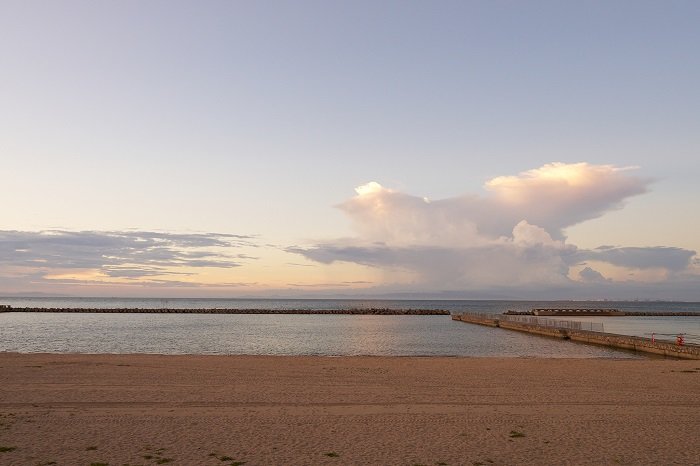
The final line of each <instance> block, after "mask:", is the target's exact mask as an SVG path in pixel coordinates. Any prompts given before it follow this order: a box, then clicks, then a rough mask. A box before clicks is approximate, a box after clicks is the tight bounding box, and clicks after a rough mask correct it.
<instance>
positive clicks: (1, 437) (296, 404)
mask: <svg viewBox="0 0 700 466" xmlns="http://www.w3.org/2000/svg"><path fill="white" fill-rule="evenodd" d="M0 447H4V448H5V449H11V448H14V450H11V451H4V452H0V464H3V465H36V464H43V465H46V464H49V463H51V462H55V464H59V465H82V464H84V465H90V464H92V463H104V464H109V465H125V464H129V465H132V466H133V465H138V464H140V465H150V464H181V465H231V464H240V463H242V462H245V464H246V465H276V464H280V465H281V464H285V465H296V464H299V465H316V464H320V465H326V464H329V465H355V464H358V465H359V464H376V465H380V464H383V465H417V464H425V465H437V464H448V465H476V464H482V465H489V464H499V465H506V464H591V465H593V464H596V465H599V464H611V465H612V464H685V465H687V464H691V465H692V464H700V364H699V363H698V361H675V360H659V359H656V360H652V359H644V360H613V359H520V358H440V357H427V358H414V357H393V358H392V357H299V356H290V357H287V356H194V355H193V356H164V355H59V354H15V353H2V354H0Z"/></svg>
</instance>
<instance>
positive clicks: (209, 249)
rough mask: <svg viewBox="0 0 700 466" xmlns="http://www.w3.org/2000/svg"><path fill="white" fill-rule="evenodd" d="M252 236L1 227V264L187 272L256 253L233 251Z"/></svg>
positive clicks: (249, 243)
mask: <svg viewBox="0 0 700 466" xmlns="http://www.w3.org/2000/svg"><path fill="white" fill-rule="evenodd" d="M243 247H246V248H248V247H256V243H255V238H254V237H251V236H245V235H232V234H220V233H191V234H183V233H164V232H153V231H66V230H45V231H39V232H28V231H0V266H1V267H2V268H3V269H4V270H10V269H14V270H26V269H40V270H43V271H44V273H45V274H48V273H57V272H61V271H64V272H65V271H79V270H81V271H85V270H87V271H96V272H99V273H100V274H102V275H104V276H106V277H111V278H126V279H143V278H146V277H154V276H166V275H191V274H192V273H191V272H190V271H189V270H191V269H196V268H219V269H221V268H223V269H229V268H234V267H240V266H241V265H242V264H243V263H244V261H251V260H256V258H255V257H253V256H249V255H247V254H244V253H239V252H237V251H238V250H239V249H240V248H243Z"/></svg>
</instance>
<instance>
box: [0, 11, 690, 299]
mask: <svg viewBox="0 0 700 466" xmlns="http://www.w3.org/2000/svg"><path fill="white" fill-rule="evenodd" d="M699 22H700V3H698V2H695V1H667V2H660V1H654V2H649V1H642V0H635V1H588V2H574V1H529V2H521V1H455V2H451V1H441V2H428V1H352V2H349V1H347V2H344V1H294V2H292V1H269V2H244V1H237V2H233V1H204V2H194V1H188V2H185V1H149V2H139V1H128V0H127V1H102V2H94V1H55V2H45V1H33V0H22V1H13V0H2V1H0V173H1V174H2V181H0V183H1V184H2V187H1V189H0V294H5V295H27V294H46V295H71V296H137V297H140V296H153V297H176V296H182V297H185V296H187V297H190V296H191V297H207V296H210V297H253V296H254V297H406V298H420V297H425V298H430V299H439V298H445V299H448V298H449V299H452V298H455V299H456V298H463V299H492V298H493V299H501V298H502V299H518V298H520V299H676V300H697V301H700V256H699V255H698V252H697V251H700V215H698V200H700V184H698V183H697V177H698V169H700V131H699V130H698V128H699V127H700V110H699V109H700V92H699V91H698V86H697V83H698V82H700V54H698V53H697V51H698V50H699V49H700V28H698V27H697V25H698V24H699Z"/></svg>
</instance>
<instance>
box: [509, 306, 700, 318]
mask: <svg viewBox="0 0 700 466" xmlns="http://www.w3.org/2000/svg"><path fill="white" fill-rule="evenodd" d="M504 314H505V315H511V316H549V317H565V316H573V317H584V316H605V317H625V316H632V317H700V312H684V311H674V312H668V311H658V312H649V311H620V310H619V309H556V308H547V309H532V310H531V311H513V310H508V311H506V312H504Z"/></svg>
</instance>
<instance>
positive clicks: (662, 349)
mask: <svg viewBox="0 0 700 466" xmlns="http://www.w3.org/2000/svg"><path fill="white" fill-rule="evenodd" d="M452 320H456V321H460V322H467V323H470V324H478V325H486V326H489V327H498V328H503V329H507V330H516V331H519V332H525V333H530V334H534V335H541V336H546V337H553V338H560V339H562V340H572V341H577V342H581V343H589V344H594V345H601V346H607V347H610V348H617V349H625V350H632V351H639V352H643V353H651V354H657V355H662V356H667V357H673V358H679V359H700V345H696V344H690V343H684V342H683V340H682V339H681V340H678V339H677V340H676V342H675V343H674V342H672V341H663V340H658V339H655V338H644V337H637V336H631V335H618V334H613V333H605V332H604V331H603V324H602V323H600V322H580V321H568V320H558V319H546V318H542V317H536V316H530V317H527V316H522V315H508V314H478V313H462V314H453V315H452Z"/></svg>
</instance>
